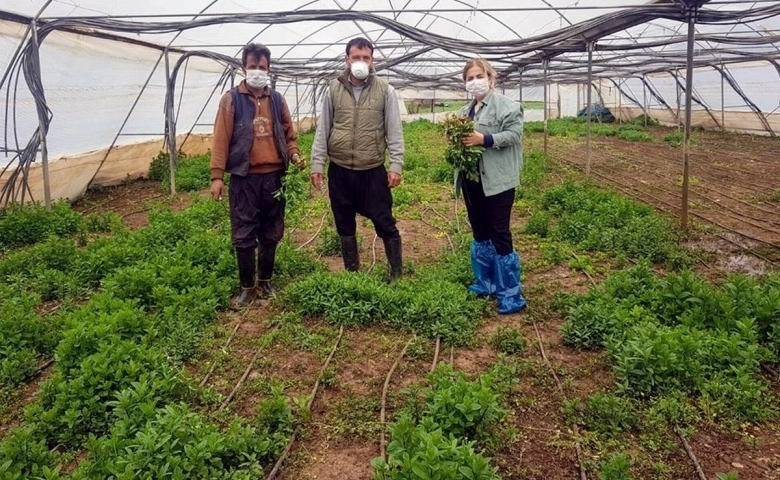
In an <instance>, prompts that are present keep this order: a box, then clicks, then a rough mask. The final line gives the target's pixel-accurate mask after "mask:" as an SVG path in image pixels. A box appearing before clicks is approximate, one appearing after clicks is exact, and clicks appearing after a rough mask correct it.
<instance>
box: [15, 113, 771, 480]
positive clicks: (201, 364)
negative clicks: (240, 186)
mask: <svg viewBox="0 0 780 480" xmlns="http://www.w3.org/2000/svg"><path fill="white" fill-rule="evenodd" d="M669 131H670V130H668V129H662V128H657V129H653V134H654V136H655V138H656V141H655V142H654V143H651V144H635V143H629V142H626V141H623V140H619V139H613V138H596V139H594V152H595V154H594V155H593V159H592V160H593V164H592V169H593V170H592V171H593V173H594V174H595V175H594V176H595V177H596V179H597V180H599V181H604V182H606V183H609V184H611V185H614V186H617V187H620V188H621V189H623V190H625V191H626V192H630V193H631V194H632V195H634V196H636V197H637V198H639V199H640V200H642V201H647V202H648V203H650V204H652V205H654V206H656V207H657V208H659V209H660V210H663V211H667V212H669V213H671V214H673V215H678V214H679V205H680V201H681V200H680V195H679V185H677V181H678V179H679V177H680V174H679V172H678V171H679V170H680V168H679V164H680V157H681V155H682V150H681V149H680V148H675V147H672V146H669V145H667V144H666V143H664V142H663V141H662V138H663V136H664V135H665V134H666V133H668V132H669ZM540 138H541V137H540V136H538V135H534V136H531V138H529V139H528V141H529V142H530V143H535V142H539V139H540ZM697 139H698V141H699V147H696V149H694V151H693V154H692V157H691V166H692V167H691V176H692V177H691V178H692V186H691V192H692V194H691V210H690V211H691V213H692V214H695V215H697V217H696V218H697V219H699V220H700V221H705V219H710V220H713V221H716V222H718V223H719V224H722V225H724V226H725V227H728V228H729V229H731V231H727V232H721V231H719V232H718V234H719V235H720V236H718V235H715V234H713V233H712V232H711V231H707V232H704V233H702V234H701V235H700V236H699V238H697V239H695V240H692V241H691V242H690V243H689V246H691V247H693V248H697V249H700V250H702V251H705V252H709V253H711V257H709V258H708V261H707V265H706V266H701V269H702V271H704V272H710V275H712V276H720V275H722V274H724V273H725V272H728V271H737V272H748V273H751V274H759V273H764V272H766V271H770V270H771V269H772V265H771V264H769V263H767V262H766V261H764V260H761V259H760V258H758V257H757V256H756V255H755V252H751V251H750V250H746V249H745V248H740V247H739V246H738V245H742V246H743V247H744V246H748V247H751V249H758V248H760V247H767V248H769V247H770V246H769V244H773V245H775V246H777V245H780V204H778V203H777V202H774V201H771V200H770V198H771V197H772V195H773V194H774V192H775V191H776V190H777V189H780V157H778V155H777V152H778V150H780V149H779V148H778V146H780V144H779V143H778V142H777V141H776V140H772V139H766V138H753V137H744V136H740V137H738V138H737V137H732V136H731V135H721V134H717V133H715V134H712V133H710V132H703V133H698V134H697ZM738 140H739V141H738ZM550 145H551V154H552V158H553V159H554V160H557V161H559V162H560V163H562V164H567V165H574V166H577V167H582V166H583V165H584V154H583V152H584V140H579V139H577V140H574V141H572V140H571V139H558V138H555V137H553V138H552V139H551V141H550ZM694 178H695V180H693V179H694ZM202 194H205V192H204V193H202ZM160 195H162V196H160ZM189 198H190V197H189V196H188V195H182V196H177V197H175V198H174V199H171V198H169V197H167V196H165V195H164V194H163V193H162V192H161V191H160V188H159V185H158V184H155V183H153V182H136V183H133V184H130V185H126V186H121V187H117V188H115V189H105V190H103V191H100V192H90V193H89V195H88V197H87V200H84V201H81V202H79V203H78V204H77V206H76V208H77V209H78V210H79V211H82V212H87V213H88V212H91V211H105V210H111V211H115V212H117V213H118V214H120V215H122V216H123V218H124V220H125V221H126V222H127V223H128V224H129V225H130V226H131V227H132V228H140V227H142V226H144V225H145V224H146V221H147V220H146V212H144V211H142V210H143V209H144V208H146V205H145V203H146V202H147V201H168V202H171V203H172V204H173V205H174V208H176V209H179V208H185V207H186V205H188V201H189ZM735 199H738V200H735ZM431 206H432V207H434V208H436V209H437V211H438V212H441V213H442V214H443V215H444V216H445V219H450V218H453V212H454V210H453V204H452V201H451V200H448V199H447V197H446V195H445V194H442V196H441V199H440V200H439V201H438V202H434V203H432V204H431ZM459 212H460V214H461V215H463V212H464V207H463V206H462V205H460V208H459ZM321 215H322V213H320V214H319V215H318V216H317V218H307V219H305V221H302V222H301V225H299V226H298V228H297V229H296V231H295V233H294V235H293V240H294V242H295V243H296V244H297V245H303V244H304V243H306V242H308V241H309V240H311V242H310V243H309V244H308V245H306V246H305V247H303V248H305V249H307V250H310V251H314V252H317V248H318V246H319V238H317V237H315V232H317V231H318V228H319V226H320V216H321ZM522 215H523V213H522V212H516V213H515V217H514V218H513V230H514V231H516V230H517V229H519V228H521V227H522V225H523V224H524V222H525V218H523V216H522ZM326 218H329V217H326ZM445 219H442V218H441V216H439V215H438V214H436V213H434V212H433V211H432V210H430V209H427V208H426V209H423V208H422V207H417V208H416V209H415V208H410V209H408V210H406V211H404V212H403V214H402V215H399V230H401V232H402V236H403V239H404V260H405V262H411V263H414V264H423V263H429V262H432V261H434V260H435V259H437V258H440V256H441V254H442V252H446V251H448V250H449V248H450V247H449V241H448V239H447V237H446V235H444V234H443V229H444V228H448V223H447V222H445ZM331 226H332V225H331ZM461 228H463V229H467V228H468V225H467V224H466V223H465V222H462V224H461ZM358 229H359V230H358V231H359V235H360V237H361V238H362V242H361V244H360V248H361V250H360V254H361V260H362V262H363V269H364V270H365V269H368V268H370V267H371V266H372V265H375V266H376V267H377V268H384V265H385V264H386V261H385V259H384V248H383V245H382V242H381V241H380V240H377V241H376V242H375V243H374V231H373V228H372V227H371V225H370V222H367V221H362V220H361V221H359V222H358ZM748 236H749V237H753V238H755V239H757V240H751V239H750V238H747V237H748ZM517 244H518V249H519V251H520V254H521V257H522V258H523V261H524V262H528V261H530V260H533V259H537V258H538V257H539V256H540V254H539V252H538V251H537V250H536V249H535V247H534V244H533V243H532V241H529V240H526V239H523V238H522V237H520V236H518V239H517ZM762 251H763V250H762ZM776 251H777V250H776V249H775V248H774V247H772V248H771V249H769V251H768V253H766V252H765V253H766V255H764V256H772V255H776ZM773 252H774V253H773ZM771 258H773V259H777V258H779V257H776V256H772V257H771ZM322 259H323V260H324V261H325V262H326V264H327V265H328V266H329V268H330V269H331V271H340V270H341V269H343V265H342V262H341V258H340V256H338V255H333V256H323V257H322ZM601 279H602V278H601V277H600V276H599V275H598V274H596V275H595V277H594V280H595V281H597V282H598V281H600V280H601ZM525 285H526V287H527V289H528V293H527V297H528V301H529V309H528V311H526V312H523V313H521V314H515V315H508V316H501V317H499V316H497V315H494V316H491V317H490V318H487V319H485V321H484V323H483V324H482V325H481V327H480V328H479V330H478V334H477V336H476V338H475V341H474V342H473V345H472V346H470V347H459V348H455V349H451V348H450V346H448V345H442V348H441V352H440V357H439V361H440V362H449V361H450V355H451V354H452V361H453V364H454V366H455V367H456V368H457V369H460V370H463V371H464V372H466V373H467V374H468V375H470V376H476V375H478V374H480V373H483V372H485V371H486V370H487V369H488V368H490V367H491V366H492V365H494V364H495V363H496V361H497V359H498V354H497V353H496V352H495V351H494V350H493V349H492V348H491V347H490V344H489V340H490V338H491V337H492V336H493V335H494V334H495V332H496V331H497V330H498V328H499V327H500V326H505V327H513V328H516V329H518V330H520V332H521V333H522V334H523V336H524V337H525V339H526V340H527V348H526V350H525V352H524V353H522V354H520V355H519V356H518V358H517V359H518V360H519V361H520V362H521V364H522V365H525V367H523V369H522V373H521V375H520V377H519V378H518V384H517V385H516V386H515V387H514V389H513V391H512V393H511V394H510V395H509V396H508V397H507V405H508V406H509V409H510V416H509V420H508V424H509V426H511V427H513V428H515V429H516V431H517V435H516V437H515V439H514V440H513V441H507V442H505V443H503V444H501V445H500V446H499V448H498V449H497V450H496V451H495V452H492V453H491V456H492V457H493V459H494V460H493V461H494V464H495V465H497V466H498V467H499V472H500V474H501V475H502V477H503V478H506V479H540V480H541V479H546V480H556V479H574V478H578V477H579V465H578V463H577V457H576V450H575V443H576V441H577V440H578V438H579V437H578V436H577V435H576V434H575V432H574V431H573V429H572V426H571V425H570V424H568V423H567V421H566V419H565V418H564V416H563V413H562V407H563V405H564V401H565V400H571V399H575V398H581V399H584V398H587V397H588V396H591V395H593V394H594V393H596V392H598V391H602V390H606V389H610V388H612V387H614V385H615V378H614V374H613V373H612V370H611V368H610V367H609V365H608V361H607V359H606V358H605V354H604V353H603V352H581V351H577V350H574V349H571V348H569V347H567V346H565V345H563V343H562V339H561V335H560V327H561V325H562V323H563V319H562V318H561V315H560V314H559V313H557V312H555V311H553V310H552V309H551V308H550V303H551V302H552V300H553V298H554V296H555V294H556V293H558V292H561V291H564V292H583V291H586V290H587V289H588V288H589V286H590V285H591V280H590V279H589V278H587V277H586V276H585V275H584V274H583V273H581V272H576V271H573V270H571V269H570V268H568V266H567V265H566V264H565V263H564V264H562V265H558V266H553V267H550V268H538V269H533V270H532V271H526V272H525ZM278 310H279V308H278V307H277V306H276V304H275V302H273V301H271V302H269V301H267V300H263V301H259V302H257V303H255V304H254V305H253V306H252V307H250V308H249V309H247V310H246V311H244V312H228V313H225V314H224V315H223V316H222V318H221V319H220V322H219V324H218V325H217V326H216V328H215V332H214V334H213V338H211V340H209V341H207V343H206V344H205V345H204V348H203V354H202V355H201V356H200V357H199V358H198V359H197V360H196V361H194V362H193V363H192V364H190V365H188V366H187V370H188V371H189V373H190V374H191V375H192V377H193V378H194V379H195V380H197V381H200V379H202V378H203V376H204V375H205V374H206V372H207V371H208V370H209V368H210V367H211V365H212V362H216V364H217V366H216V368H215V370H214V373H213V374H212V375H211V378H210V379H209V381H208V385H209V386H210V387H211V388H213V389H214V390H215V391H216V392H218V393H219V394H221V395H222V398H225V397H226V396H227V395H228V394H229V393H230V392H231V391H232V389H233V388H234V386H235V385H236V382H238V380H239V378H240V377H241V376H242V375H243V373H244V371H245V370H246V368H247V366H248V365H249V364H250V363H252V369H251V370H250V373H249V376H248V377H247V379H246V381H245V383H244V385H243V386H242V388H241V389H239V391H238V393H237V395H236V396H235V398H234V400H233V401H232V402H231V404H230V405H228V406H227V409H228V410H229V411H230V412H233V413H235V414H238V415H240V416H242V417H245V418H247V419H252V418H254V416H255V415H256V410H257V407H258V405H259V404H260V402H261V401H262V400H263V399H265V398H267V397H268V395H269V390H270V386H271V385H272V384H276V383H281V384H283V385H285V387H286V388H285V394H286V395H289V396H291V397H294V396H300V395H305V394H308V393H310V392H311V389H312V387H313V386H314V384H315V382H316V381H317V378H318V376H319V374H320V370H321V368H322V364H323V362H324V360H325V357H326V356H327V352H328V351H329V350H330V348H331V347H332V345H333V343H334V342H335V339H336V336H337V333H338V329H337V328H334V327H333V326H331V325H328V324H326V323H324V322H322V321H318V320H316V319H312V320H307V321H306V322H305V327H306V329H307V330H308V331H312V332H317V333H319V334H321V335H323V336H324V337H325V338H326V340H325V342H324V345H323V346H321V347H318V348H317V349H310V348H303V347H302V345H300V344H296V343H295V342H292V343H283V342H280V341H275V342H271V343H270V344H266V343H262V341H261V340H262V339H263V337H264V336H266V335H269V334H271V333H272V332H273V331H274V329H275V328H276V327H272V326H270V325H269V322H268V320H269V319H270V318H271V317H272V316H273V315H274V314H275V313H277V312H278ZM239 321H240V322H241V326H240V328H239V330H238V331H237V333H236V336H235V338H234V339H233V341H232V342H231V345H230V346H229V347H228V348H224V343H225V341H226V340H227V338H228V336H229V335H230V333H231V332H232V331H233V328H234V327H235V325H236V322H239ZM535 327H536V328H535ZM537 331H538V336H539V337H538V338H537ZM409 338H410V334H409V333H408V332H400V331H394V330H390V329H387V328H383V327H371V328H366V327H349V328H346V329H345V331H344V336H343V338H342V340H341V343H340V346H339V348H338V349H337V351H336V354H335V355H334V357H333V360H332V364H331V367H332V368H333V370H334V371H335V378H334V379H331V380H330V381H328V382H323V383H322V384H321V385H320V388H319V390H318V393H317V397H316V398H315V400H314V403H313V405H312V408H311V418H309V419H308V420H306V421H305V423H304V424H303V429H302V430H301V434H300V435H299V437H298V440H297V441H296V442H295V444H294V445H293V448H292V451H291V453H290V456H289V458H288V459H287V461H286V462H285V464H284V466H283V468H282V470H281V475H280V476H279V477H278V478H283V479H285V480H287V479H315V478H316V479H325V480H328V479H339V480H344V479H347V480H349V479H369V478H371V476H372V469H371V466H370V462H371V460H372V459H374V458H376V457H378V456H379V454H380V449H379V436H380V432H381V431H382V426H381V425H380V424H379V408H380V405H381V398H382V387H383V383H384V381H385V378H386V375H387V373H388V371H389V369H390V367H391V365H392V364H393V362H395V360H396V358H397V356H398V354H399V353H400V352H401V350H402V349H403V346H404V345H405V344H406V342H407V341H408V340H409ZM540 344H541V345H542V346H543V348H544V351H545V353H546V355H547V357H548V359H549V361H550V365H551V366H552V369H553V370H554V371H555V373H556V375H557V377H558V378H559V379H560V381H561V384H562V386H563V391H560V390H559V388H558V386H557V383H556V381H555V380H554V378H553V376H552V374H551V372H550V367H548V365H547V364H546V363H545V362H544V361H543V359H542V356H541V354H540ZM323 352H325V354H324V355H323ZM433 352H434V341H433V340H429V339H425V340H423V341H422V348H421V350H420V351H417V352H416V353H415V354H414V355H410V356H407V357H406V358H404V359H403V360H402V361H401V362H400V364H399V366H398V369H397V370H396V371H395V374H394V375H393V377H392V379H391V382H390V389H389V395H388V399H387V400H388V402H387V412H388V420H389V421H392V419H393V413H394V412H395V411H396V410H397V409H398V408H400V407H401V406H402V405H403V402H404V398H405V397H404V394H403V389H404V388H406V387H408V386H410V385H414V384H422V383H424V381H425V378H426V374H427V373H428V372H429V371H430V368H431V362H432V360H433ZM255 355H256V359H255V361H254V362H252V359H253V358H255ZM25 388H29V389H31V392H34V391H36V390H37V388H38V387H37V382H35V383H31V384H30V385H28V386H27V387H25ZM31 395H32V393H31ZM27 396H28V395H27V394H24V395H22V397H27ZM220 403H221V400H219V401H216V402H215V403H214V404H212V405H210V406H208V407H207V410H211V411H215V410H217V409H219V404H220ZM1 435H2V432H1V431H0V436H1ZM689 441H690V443H691V446H692V448H693V450H694V452H695V453H696V455H697V457H698V461H699V462H700V464H701V465H702V466H703V468H704V471H705V473H706V475H707V478H714V476H715V474H716V473H718V472H727V471H729V470H731V469H737V470H738V471H739V473H740V479H752V478H756V479H758V478H768V479H780V473H778V472H780V427H778V425H777V424H774V425H763V426H758V427H750V430H749V431H748V432H746V433H744V434H743V435H741V436H740V435H736V434H733V433H724V432H723V431H722V429H719V428H718V427H717V426H706V425H705V426H701V427H700V428H698V429H697V431H696V432H695V434H694V435H692V436H691V438H690V439H689ZM638 442H639V440H638V439H633V440H632V443H631V444H630V445H628V447H627V448H634V447H635V446H636V445H638V444H639V443H638ZM583 451H584V455H585V459H584V460H585V464H586V466H587V468H588V472H587V473H588V478H591V479H593V478H598V471H597V470H596V469H594V468H593V465H596V464H598V463H599V462H600V461H601V460H600V459H599V458H597V457H596V455H597V454H598V452H596V451H595V450H594V449H593V448H592V446H591V445H588V444H584V445H583ZM658 461H659V462H663V463H665V464H666V465H668V466H669V468H670V471H672V472H676V476H674V477H673V478H685V479H688V478H690V479H696V478H697V476H696V474H695V472H694V470H693V468H692V466H691V465H692V464H691V461H690V460H689V458H688V457H687V455H686V454H685V452H684V450H683V449H682V445H681V444H680V445H679V449H678V450H677V451H675V453H673V454H671V455H668V456H665V457H663V458H659V459H658ZM268 470H270V466H268V468H267V469H266V471H268ZM647 475H649V476H645V477H642V478H653V476H652V473H648V474H647ZM637 478H640V477H637ZM664 478H671V477H664Z"/></svg>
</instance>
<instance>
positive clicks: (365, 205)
mask: <svg viewBox="0 0 780 480" xmlns="http://www.w3.org/2000/svg"><path fill="white" fill-rule="evenodd" d="M328 192H329V196H330V206H331V209H332V210H333V219H334V220H335V222H336V231H337V232H338V234H339V236H342V237H351V236H353V235H355V232H356V231H357V221H356V218H355V215H356V214H358V213H359V214H360V215H362V216H364V217H366V218H368V219H369V220H371V222H372V223H373V224H374V230H376V234H377V236H378V237H379V238H381V239H388V238H398V237H399V236H400V234H399V233H398V228H396V226H395V218H393V194H392V193H390V186H388V184H387V170H386V169H385V167H384V165H382V166H379V167H376V168H372V169H371V170H350V169H348V168H344V167H342V166H339V165H336V164H335V163H333V162H330V164H329V166H328Z"/></svg>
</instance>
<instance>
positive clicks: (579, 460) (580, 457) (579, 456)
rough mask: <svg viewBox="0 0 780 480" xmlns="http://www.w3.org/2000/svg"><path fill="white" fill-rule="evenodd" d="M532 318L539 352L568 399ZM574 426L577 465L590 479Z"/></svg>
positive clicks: (582, 475)
mask: <svg viewBox="0 0 780 480" xmlns="http://www.w3.org/2000/svg"><path fill="white" fill-rule="evenodd" d="M530 318H531V323H532V324H533V327H534V332H536V339H537V342H538V345H539V353H540V354H541V356H542V359H543V360H544V363H545V365H547V368H548V369H549V370H550V373H551V374H552V376H553V378H554V379H555V383H556V385H557V387H558V393H560V394H561V398H562V399H563V400H564V401H566V400H567V397H566V392H565V391H564V390H563V384H562V383H561V380H560V379H559V378H558V374H557V373H555V369H554V368H553V366H552V363H550V359H549V358H547V353H546V352H545V351H544V342H542V335H541V334H540V333H539V328H538V327H537V326H536V321H535V320H534V318H533V317H530ZM572 428H573V430H574V436H575V439H574V446H575V452H576V454H577V465H578V467H579V470H580V479H581V480H588V474H587V472H586V471H585V458H584V454H583V452H582V445H581V444H580V439H579V437H580V431H579V427H577V424H576V423H574V425H573V427H572Z"/></svg>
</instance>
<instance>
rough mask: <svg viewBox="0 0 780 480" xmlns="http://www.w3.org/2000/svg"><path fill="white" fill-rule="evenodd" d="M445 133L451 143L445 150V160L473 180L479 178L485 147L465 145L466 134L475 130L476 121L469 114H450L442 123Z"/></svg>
mask: <svg viewBox="0 0 780 480" xmlns="http://www.w3.org/2000/svg"><path fill="white" fill-rule="evenodd" d="M441 128H442V130H443V131H444V135H445V136H446V137H447V141H448V142H449V145H448V146H447V150H446V151H445V152H444V160H445V161H446V162H447V163H448V164H450V165H452V167H453V168H454V169H455V170H458V171H460V172H463V174H464V175H465V177H466V178H467V179H469V180H472V181H475V182H476V181H478V180H479V162H480V160H481V159H482V152H483V151H484V150H485V149H484V147H480V146H473V147H467V146H465V145H463V142H462V139H463V137H464V136H465V135H467V134H470V133H473V132H474V121H473V120H471V119H470V118H469V117H467V116H461V115H448V116H447V117H446V118H445V120H444V121H443V122H442V123H441Z"/></svg>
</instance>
